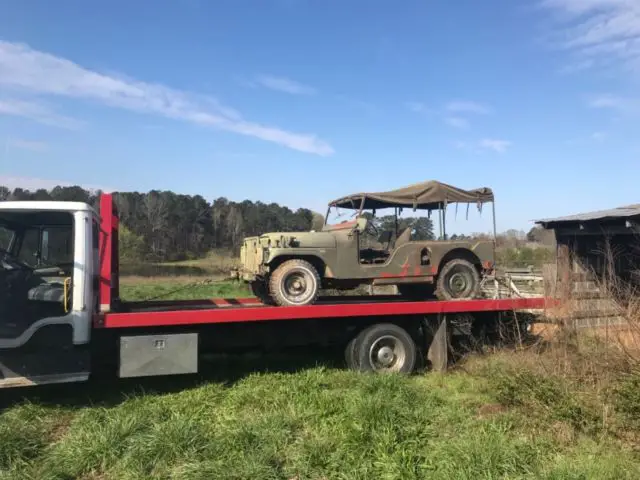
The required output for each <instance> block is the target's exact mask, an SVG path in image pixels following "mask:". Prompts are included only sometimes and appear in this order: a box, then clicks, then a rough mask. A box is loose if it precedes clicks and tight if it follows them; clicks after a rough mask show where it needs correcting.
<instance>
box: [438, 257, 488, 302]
mask: <svg viewBox="0 0 640 480" xmlns="http://www.w3.org/2000/svg"><path fill="white" fill-rule="evenodd" d="M436 284H437V289H436V296H437V297H438V298H439V299H440V300H458V299H470V298H474V297H476V296H477V295H478V292H479V290H480V274H479V273H478V269H477V268H476V267H475V265H474V264H473V263H471V262H469V261H467V260H464V259H462V258H456V259H453V260H450V261H448V262H447V263H445V265H444V266H443V267H442V269H441V270H440V273H439V274H438V279H437V281H436Z"/></svg>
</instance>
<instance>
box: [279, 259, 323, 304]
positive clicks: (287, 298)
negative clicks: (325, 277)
mask: <svg viewBox="0 0 640 480" xmlns="http://www.w3.org/2000/svg"><path fill="white" fill-rule="evenodd" d="M269 290H270V293H271V297H272V298H273V299H274V301H275V302H276V303H277V304H278V305H280V306H283V307H284V306H288V307H291V306H302V305H311V304H312V303H314V302H315V301H316V299H317V298H318V293H319V292H320V275H319V274H318V271H317V270H316V269H315V267H314V266H313V265H311V263H309V262H307V261H306V260H300V259H294V260H287V261H286V262H284V263H282V265H280V266H278V267H277V268H276V269H275V271H274V272H273V273H272V274H271V278H270V279H269Z"/></svg>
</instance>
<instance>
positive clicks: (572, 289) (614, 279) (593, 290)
mask: <svg viewBox="0 0 640 480" xmlns="http://www.w3.org/2000/svg"><path fill="white" fill-rule="evenodd" d="M535 223H536V224H538V225H540V226H542V227H543V228H545V229H548V230H552V231H553V232H554V235H555V240H556V244H557V274H556V294H559V295H561V296H563V297H564V298H572V299H574V300H577V301H578V304H579V308H578V310H579V312H578V313H579V315H578V316H581V317H583V318H584V319H585V320H589V319H591V320H594V321H590V322H588V323H589V324H592V325H594V326H595V325H600V324H602V322H603V321H604V320H603V319H609V318H611V317H616V316H618V315H619V308H618V309H617V311H616V308H614V307H613V304H614V303H615V304H616V305H618V302H617V301H616V302H613V303H612V302H611V298H612V294H613V295H615V296H617V294H619V293H621V292H624V293H625V294H626V295H629V294H630V293H631V292H636V294H637V292H638V291H640V290H637V289H638V288H640V204H636V205H629V206H625V207H619V208H613V209H610V210H602V211H597V212H589V213H581V214H577V215H570V216H566V217H558V218H547V219H541V220H537V221H536V222H535ZM604 290H606V291H604ZM605 297H606V298H605ZM596 300H597V302H595V301H596ZM594 302H595V303H594ZM606 323H609V320H606ZM585 326H586V325H585Z"/></svg>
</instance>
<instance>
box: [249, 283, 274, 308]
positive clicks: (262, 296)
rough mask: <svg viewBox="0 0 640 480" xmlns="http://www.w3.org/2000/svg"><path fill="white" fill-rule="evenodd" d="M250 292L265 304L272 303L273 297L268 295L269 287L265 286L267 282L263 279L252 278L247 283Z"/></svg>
mask: <svg viewBox="0 0 640 480" xmlns="http://www.w3.org/2000/svg"><path fill="white" fill-rule="evenodd" d="M249 286H250V288H251V293H252V294H253V296H254V297H256V298H257V299H258V300H260V301H261V302H262V303H263V304H265V305H273V304H274V302H273V299H272V298H271V296H270V295H269V289H268V288H267V282H266V281H264V280H254V281H253V282H251V283H250V284H249Z"/></svg>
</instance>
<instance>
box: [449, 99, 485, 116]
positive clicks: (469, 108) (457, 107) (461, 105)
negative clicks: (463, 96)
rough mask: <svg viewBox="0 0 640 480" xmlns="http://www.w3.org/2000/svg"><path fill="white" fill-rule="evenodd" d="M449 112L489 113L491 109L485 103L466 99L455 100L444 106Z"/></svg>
mask: <svg viewBox="0 0 640 480" xmlns="http://www.w3.org/2000/svg"><path fill="white" fill-rule="evenodd" d="M445 108H446V110H447V111H449V112H457V113H475V114H479V115H487V114H489V113H491V109H490V108H489V107H488V106H487V105H483V104H481V103H477V102H470V101H466V100H455V101H453V102H450V103H449V104H447V106H446V107H445Z"/></svg>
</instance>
